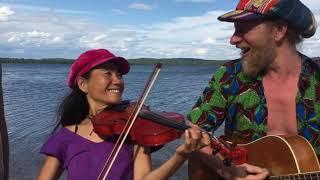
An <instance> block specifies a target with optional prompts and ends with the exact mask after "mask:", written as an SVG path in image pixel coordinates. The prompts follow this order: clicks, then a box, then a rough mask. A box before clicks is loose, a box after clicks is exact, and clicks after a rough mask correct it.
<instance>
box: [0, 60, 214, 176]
mask: <svg viewBox="0 0 320 180" xmlns="http://www.w3.org/2000/svg"><path fill="white" fill-rule="evenodd" d="M69 68H70V65H64V64H56V65H51V64H50V65H45V64H4V65H3V91H4V105H5V115H6V121H7V126H8V133H9V143H10V179H19V180H20V179H26V180H28V179H35V177H36V176H37V175H38V173H39V169H40V167H41V165H42V163H43V159H44V156H43V155H41V154H39V149H40V147H41V146H42V144H43V142H44V141H45V139H46V138H47V137H48V136H49V134H50V133H51V132H52V128H53V126H54V123H55V119H54V118H55V112H56V110H57V106H58V103H59V102H60V100H61V99H62V98H63V96H65V95H66V94H67V92H68V87H67V85H66V80H67V75H68V71H69ZM215 69H216V67H214V66H211V67H210V66H163V68H162V70H161V72H160V75H159V77H158V79H157V81H156V83H155V85H154V87H153V88H152V90H151V92H150V94H149V96H148V98H147V100H146V104H148V105H150V107H151V109H152V110H154V111H174V112H179V113H182V114H184V115H186V113H187V112H188V110H190V108H191V107H192V106H193V104H194V103H195V102H196V100H197V98H198V96H199V95H200V94H201V92H202V90H203V88H204V87H205V86H206V85H207V83H208V81H209V80H210V78H211V75H212V73H213V72H214V71H215ZM152 70H153V66H151V65H136V66H132V67H131V72H130V73H129V74H128V75H126V76H125V83H126V89H125V93H124V99H131V100H136V99H137V98H138V97H139V95H140V93H141V91H142V89H143V87H144V83H145V81H146V80H147V78H148V77H149V75H150V73H151V72H152ZM181 142H182V141H181V140H176V141H174V142H172V143H170V144H168V145H166V146H165V147H164V148H162V149H161V150H159V151H157V152H155V153H153V154H152V160H153V166H154V167H157V166H159V165H160V164H161V163H163V162H164V161H165V160H167V159H168V158H170V156H171V155H172V154H173V153H174V152H175V149H176V147H177V146H178V145H179V144H180V143H181ZM61 179H64V178H61ZM170 179H187V164H186V163H185V164H184V165H183V166H182V167H181V168H180V169H179V170H178V171H177V172H176V173H175V175H174V176H173V177H171V178H170Z"/></svg>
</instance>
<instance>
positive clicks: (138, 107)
mask: <svg viewBox="0 0 320 180" xmlns="http://www.w3.org/2000/svg"><path fill="white" fill-rule="evenodd" d="M161 67H162V65H161V64H160V63H158V64H156V65H155V67H154V70H153V72H152V74H151V75H150V77H149V79H148V81H147V83H146V85H145V87H144V89H143V92H142V93H141V95H140V97H139V100H138V102H137V103H136V105H135V107H134V109H133V111H132V113H131V114H130V116H129V119H128V121H127V123H126V124H125V126H124V128H123V130H122V132H121V134H120V135H119V137H118V140H117V142H116V143H115V145H114V147H113V149H112V151H111V153H110V155H109V156H108V159H107V161H106V162H105V164H104V166H103V168H102V170H101V171H100V174H99V176H98V178H97V180H100V178H101V177H102V176H103V178H102V179H103V180H105V179H106V177H107V175H108V174H109V172H110V170H111V167H112V165H113V163H114V161H115V159H116V157H117V156H118V154H119V152H120V149H121V148H122V145H123V143H124V141H125V139H126V138H127V136H128V134H129V132H130V130H131V128H132V126H133V124H134V122H135V120H136V119H137V116H138V114H139V112H140V110H141V108H142V106H143V104H144V102H145V100H146V98H147V96H148V94H149V92H150V90H151V88H152V86H153V84H154V82H155V81H156V78H157V76H158V75H159V73H160V70H161ZM104 172H105V173H104ZM103 173H104V175H103Z"/></svg>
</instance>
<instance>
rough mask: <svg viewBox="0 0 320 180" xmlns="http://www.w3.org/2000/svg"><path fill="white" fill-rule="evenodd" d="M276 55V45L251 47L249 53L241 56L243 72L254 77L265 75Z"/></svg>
mask: <svg viewBox="0 0 320 180" xmlns="http://www.w3.org/2000/svg"><path fill="white" fill-rule="evenodd" d="M276 56H277V52H276V51H275V45H266V46H263V47H262V46H261V47H255V48H251V50H250V52H249V55H248V56H245V57H242V58H241V60H242V68H243V72H244V73H245V74H246V75H248V76H250V77H252V78H256V77H257V76H259V75H264V74H265V73H266V72H267V71H268V69H269V67H270V65H271V64H272V63H273V62H274V60H275V57H276Z"/></svg>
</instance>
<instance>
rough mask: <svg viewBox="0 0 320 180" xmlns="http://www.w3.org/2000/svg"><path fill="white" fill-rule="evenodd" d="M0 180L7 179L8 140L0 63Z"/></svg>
mask: <svg viewBox="0 0 320 180" xmlns="http://www.w3.org/2000/svg"><path fill="white" fill-rule="evenodd" d="M0 160H1V163H0V179H3V180H8V179H9V139H8V129H7V125H6V120H5V115H4V103H3V90H2V64H1V63H0Z"/></svg>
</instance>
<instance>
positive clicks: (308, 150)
mask: <svg viewBox="0 0 320 180" xmlns="http://www.w3.org/2000/svg"><path fill="white" fill-rule="evenodd" d="M241 146H243V147H245V148H246V149H247V150H248V164H253V165H256V166H259V167H264V168H267V169H269V171H270V173H271V175H276V176H277V175H288V174H296V173H304V172H313V171H320V167H319V161H318V158H317V156H316V154H315V152H314V150H313V148H312V146H311V144H310V143H309V142H308V141H307V140H306V139H304V138H303V137H301V136H298V135H296V136H265V137H262V138H260V139H258V140H256V141H253V142H251V143H248V144H244V145H241Z"/></svg>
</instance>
